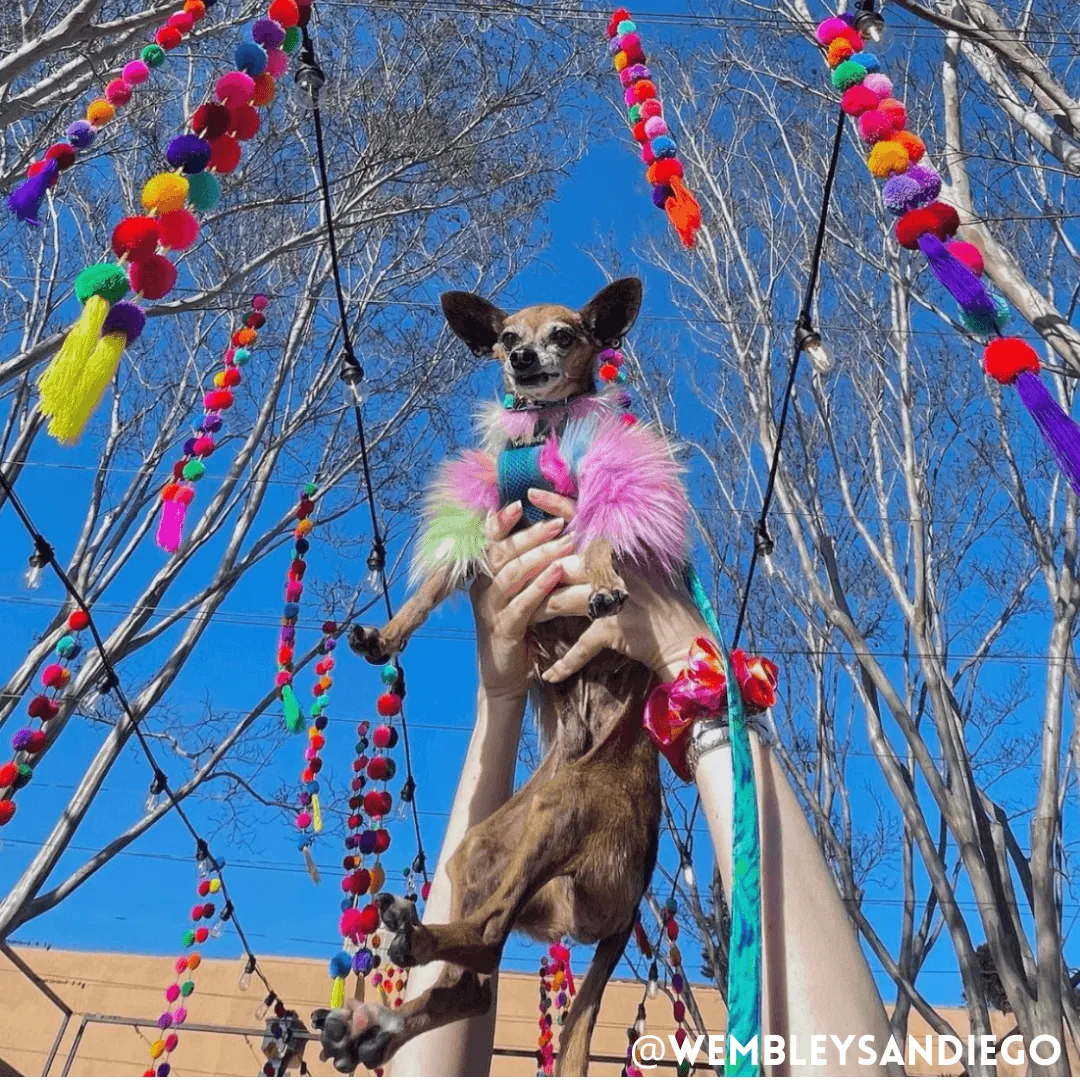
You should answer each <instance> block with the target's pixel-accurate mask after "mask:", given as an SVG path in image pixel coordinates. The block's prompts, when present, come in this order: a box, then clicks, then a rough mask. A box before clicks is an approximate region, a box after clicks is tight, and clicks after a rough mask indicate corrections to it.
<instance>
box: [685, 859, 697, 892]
mask: <svg viewBox="0 0 1080 1080" xmlns="http://www.w3.org/2000/svg"><path fill="white" fill-rule="evenodd" d="M682 879H683V883H684V884H685V885H686V887H687V888H688V889H693V888H695V887H696V886H697V879H696V878H695V877H694V868H693V866H692V865H691V864H690V860H689V858H688V859H687V860H686V862H684V863H683V864H682Z"/></svg>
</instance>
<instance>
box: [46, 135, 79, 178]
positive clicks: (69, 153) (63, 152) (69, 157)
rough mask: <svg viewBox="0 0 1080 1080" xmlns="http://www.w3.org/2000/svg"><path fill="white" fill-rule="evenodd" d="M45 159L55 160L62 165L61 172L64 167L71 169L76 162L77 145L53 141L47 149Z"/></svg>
mask: <svg viewBox="0 0 1080 1080" xmlns="http://www.w3.org/2000/svg"><path fill="white" fill-rule="evenodd" d="M45 160H46V161H55V162H56V164H57V165H59V166H60V171H61V172H63V170H64V169H70V168H71V166H72V165H74V164H75V147H74V146H72V145H71V143H66V142H58V143H53V144H52V146H50V147H49V149H48V150H46V151H45Z"/></svg>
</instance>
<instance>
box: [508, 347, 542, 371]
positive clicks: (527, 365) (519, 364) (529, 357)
mask: <svg viewBox="0 0 1080 1080" xmlns="http://www.w3.org/2000/svg"><path fill="white" fill-rule="evenodd" d="M539 364H540V357H539V356H537V355H536V350H535V349H528V348H522V349H515V350H514V351H513V352H512V353H511V354H510V366H511V367H512V368H513V369H514V370H515V371H517V372H525V371H531V370H532V369H533V368H535V367H538V366H539Z"/></svg>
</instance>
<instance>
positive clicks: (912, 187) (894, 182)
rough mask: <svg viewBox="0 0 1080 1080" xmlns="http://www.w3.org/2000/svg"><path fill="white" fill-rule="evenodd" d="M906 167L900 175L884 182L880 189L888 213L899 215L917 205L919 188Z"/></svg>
mask: <svg viewBox="0 0 1080 1080" xmlns="http://www.w3.org/2000/svg"><path fill="white" fill-rule="evenodd" d="M910 172H911V170H910V169H908V172H907V173H904V174H903V175H902V176H894V177H892V178H891V179H889V180H887V181H886V182H885V186H884V187H883V188H882V189H881V198H882V199H883V200H884V202H885V209H886V210H888V211H889V213H890V214H895V215H896V216H897V217H899V216H900V215H901V214H906V213H907V212H908V211H909V210H913V209H914V208H915V207H916V206H918V205H919V193H920V191H921V188H920V187H919V184H918V182H917V181H915V180H913V179H912V178H911V176H910V175H908V174H909V173H910Z"/></svg>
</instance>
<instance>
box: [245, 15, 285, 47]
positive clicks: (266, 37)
mask: <svg viewBox="0 0 1080 1080" xmlns="http://www.w3.org/2000/svg"><path fill="white" fill-rule="evenodd" d="M251 37H252V40H254V41H256V42H257V43H258V44H259V45H261V46H262V47H263V48H264V49H280V48H281V45H282V43H283V42H284V40H285V29H284V27H282V25H281V24H280V23H276V22H274V20H273V19H256V20H255V23H254V25H253V26H252V27H251Z"/></svg>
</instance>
